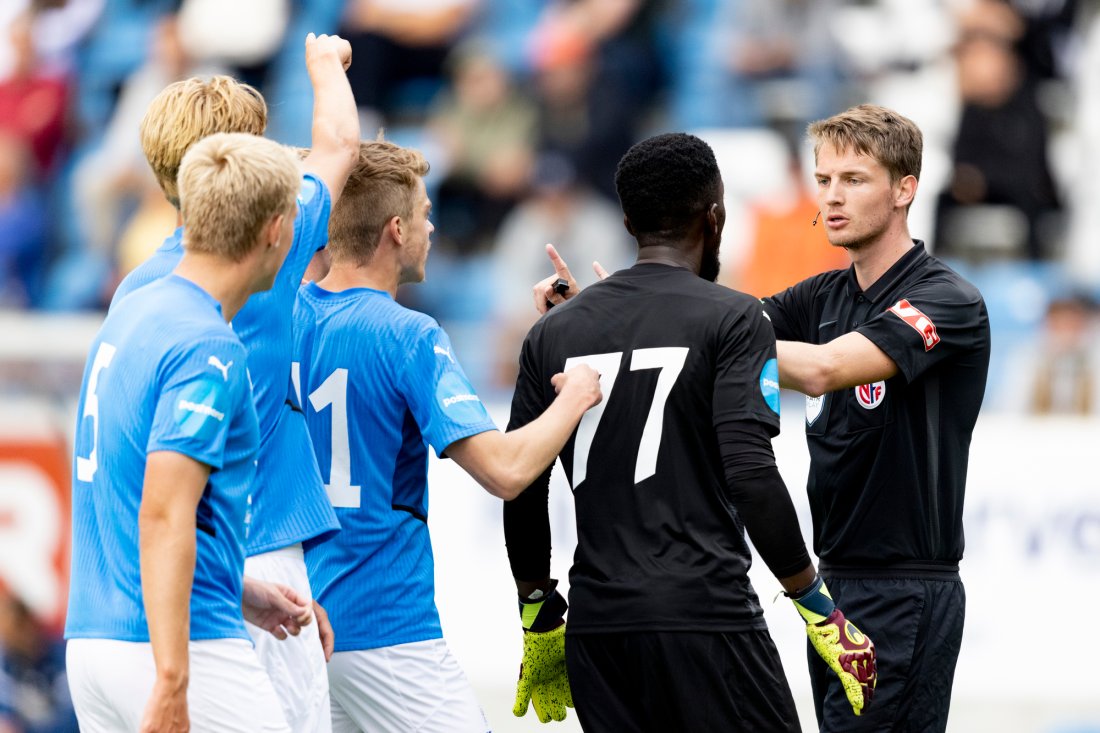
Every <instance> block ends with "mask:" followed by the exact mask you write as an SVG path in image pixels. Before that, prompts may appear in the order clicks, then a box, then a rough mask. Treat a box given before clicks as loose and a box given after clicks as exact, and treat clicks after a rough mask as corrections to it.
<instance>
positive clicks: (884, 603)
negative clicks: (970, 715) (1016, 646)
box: [807, 571, 966, 733]
mask: <svg viewBox="0 0 1100 733" xmlns="http://www.w3.org/2000/svg"><path fill="white" fill-rule="evenodd" d="M822 577H823V578H824V579H825V583H826V585H827V586H828V588H829V592H830V593H831V594H832V596H833V599H834V600H835V601H836V605H837V607H838V608H840V610H841V611H843V612H844V615H845V617H847V618H848V619H849V620H850V621H851V622H852V623H854V624H855V625H856V626H857V627H859V629H860V630H862V631H863V633H865V634H867V635H868V636H869V637H871V640H872V641H873V642H874V643H875V653H876V655H877V658H878V686H877V687H876V688H875V696H874V699H873V701H872V702H871V705H870V706H869V707H868V708H867V709H866V710H864V712H863V714H862V715H861V716H859V717H858V718H857V717H855V715H853V714H852V707H851V706H850V705H849V704H848V699H847V698H846V697H845V696H844V690H843V688H841V686H840V682H839V681H838V680H837V678H836V675H834V674H833V672H832V671H831V670H830V669H829V668H828V667H827V666H826V665H825V663H824V662H823V661H822V660H821V657H819V656H818V655H817V652H815V651H814V650H813V647H811V646H808V645H807V656H808V657H809V661H810V685H811V687H812V688H813V693H814V707H815V710H816V712H817V722H818V724H819V725H820V730H821V731H822V733H841V731H843V732H844V733H848V732H849V731H853V732H860V733H862V732H864V731H876V732H878V731H882V732H885V731H890V732H891V733H909V732H910V731H913V732H914V733H915V732H916V731H920V733H936V732H937V731H941V732H942V731H944V730H945V729H946V728H947V713H948V710H949V708H950V707H951V683H952V681H953V680H954V677H955V662H956V661H957V660H958V658H959V647H960V646H961V645H962V633H963V618H964V617H965V615H966V592H965V591H964V589H963V584H962V581H960V580H959V579H958V576H957V575H955V576H954V577H950V576H947V577H944V578H937V579H930V578H849V577H836V576H832V577H830V575H829V573H828V572H827V571H823V572H822Z"/></svg>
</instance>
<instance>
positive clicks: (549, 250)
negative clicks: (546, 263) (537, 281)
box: [546, 244, 573, 280]
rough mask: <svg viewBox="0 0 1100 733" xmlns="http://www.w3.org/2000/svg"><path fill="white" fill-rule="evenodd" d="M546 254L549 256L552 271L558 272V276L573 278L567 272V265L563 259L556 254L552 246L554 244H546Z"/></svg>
mask: <svg viewBox="0 0 1100 733" xmlns="http://www.w3.org/2000/svg"><path fill="white" fill-rule="evenodd" d="M546 255H547V257H549V258H550V264H552V265H553V266H554V272H556V273H557V274H558V277H563V278H565V279H566V280H572V279H573V275H572V274H570V272H569V265H567V264H565V260H563V259H562V258H561V255H559V254H558V250H557V249H555V248H554V245H552V244H547V245H546Z"/></svg>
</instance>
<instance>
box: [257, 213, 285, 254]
mask: <svg viewBox="0 0 1100 733" xmlns="http://www.w3.org/2000/svg"><path fill="white" fill-rule="evenodd" d="M284 216H285V214H275V215H274V216H273V217H271V218H270V219H268V220H267V224H266V225H265V226H264V228H263V235H262V241H263V243H264V246H267V247H278V246H279V241H280V240H281V239H282V233H283V217H284Z"/></svg>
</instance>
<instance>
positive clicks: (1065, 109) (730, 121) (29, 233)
mask: <svg viewBox="0 0 1100 733" xmlns="http://www.w3.org/2000/svg"><path fill="white" fill-rule="evenodd" d="M310 31H312V32H316V33H339V34H340V35H342V36H344V37H346V38H347V39H348V40H349V41H350V42H351V43H352V46H353V51H354V57H353V65H352V67H351V69H350V71H349V77H350V80H351V83H352V87H353V90H354V92H355V95H356V99H357V102H358V104H359V107H360V112H361V117H362V124H363V127H362V129H363V131H364V135H365V136H371V135H373V134H374V131H375V130H378V129H380V128H384V129H385V134H386V137H387V138H389V139H392V140H394V141H395V142H399V143H401V144H404V145H411V146H414V147H417V148H420V149H421V150H422V151H424V153H425V154H426V156H427V158H428V160H429V161H430V163H431V166H432V171H431V174H430V177H429V179H428V183H429V193H430V195H431V197H432V199H433V202H434V213H433V220H434V223H435V225H436V232H435V235H434V236H433V242H432V246H433V249H432V256H431V260H430V261H429V266H428V282H427V283H426V284H425V285H421V286H416V287H413V288H409V289H408V290H406V291H403V292H402V293H401V295H400V297H401V299H402V300H404V301H405V302H406V304H408V305H410V306H412V307H416V308H419V309H422V310H425V311H426V312H428V313H430V314H432V315H433V316H435V317H437V318H438V319H440V320H441V321H443V322H445V323H446V325H447V327H448V330H449V331H450V332H451V334H452V336H453V338H454V341H455V343H456V346H457V348H458V349H459V351H460V352H461V353H462V354H463V362H464V363H465V364H466V365H467V367H468V369H469V371H471V377H472V379H473V381H474V383H475V384H476V385H478V388H479V391H482V392H483V393H489V394H492V393H493V390H494V389H496V390H498V391H497V394H498V395H499V396H506V395H507V392H508V390H509V389H510V386H511V384H512V381H513V379H514V370H515V359H516V354H517V353H518V350H519V342H520V340H521V339H522V337H523V334H524V333H525V332H526V330H527V328H528V327H529V326H530V325H531V323H533V321H534V319H535V312H534V310H533V308H532V307H531V305H530V297H531V294H530V285H531V284H532V283H534V282H535V281H536V280H538V279H540V278H541V277H543V276H545V275H546V274H548V273H549V271H550V270H549V265H548V261H547V259H546V256H545V253H544V251H543V245H544V244H545V243H546V242H553V243H554V244H555V245H556V246H557V247H558V250H559V251H560V252H561V253H562V255H563V256H564V257H565V259H566V260H567V261H568V262H570V263H571V265H572V266H573V270H574V274H575V275H577V276H578V280H579V281H580V282H581V284H582V285H583V284H586V283H589V282H591V281H592V280H594V278H595V276H594V275H593V274H592V273H591V272H590V269H589V267H588V265H589V263H590V262H591V261H592V260H599V261H600V262H601V263H603V264H604V266H606V267H607V268H608V269H609V270H614V269H616V268H619V267H623V266H626V265H628V264H629V263H630V262H631V261H632V257H633V246H632V242H631V240H630V238H629V236H628V235H627V232H626V231H625V229H624V228H623V226H622V217H621V213H620V211H619V208H618V204H617V200H616V197H615V191H614V185H613V174H614V168H615V164H616V162H617V161H618V159H619V157H620V156H621V154H622V153H623V152H625V151H626V149H627V148H628V147H629V146H630V145H631V144H632V143H633V142H635V141H637V140H639V139H641V138H643V137H645V136H647V135H650V134H653V133H656V132H661V131H667V130H686V131H692V132H696V133H697V134H699V135H701V136H702V137H704V139H706V140H708V142H710V143H711V145H712V146H713V147H714V149H715V151H716V153H717V155H718V157H719V162H720V164H721V166H722V169H723V175H724V177H725V183H726V206H727V210H728V220H727V225H726V230H725V231H726V234H725V239H724V245H723V271H722V274H721V275H720V281H721V282H723V283H725V284H728V285H730V286H732V287H736V288H739V289H742V290H745V291H747V292H750V293H753V294H755V295H767V294H770V293H772V292H775V291H777V290H779V289H781V288H783V287H785V286H786V285H789V284H792V283H793V282H795V281H796V280H798V279H800V278H802V277H805V276H808V275H810V274H813V273H815V272H819V271H821V270H824V269H829V268H836V267H844V266H846V262H847V258H846V256H845V254H844V253H843V252H842V251H838V250H833V249H831V248H830V247H829V246H828V244H827V243H826V241H825V236H824V232H823V231H822V230H823V227H814V226H813V225H812V224H811V221H812V220H813V219H814V217H815V215H816V213H817V206H816V204H815V203H814V190H813V186H814V183H813V178H812V165H813V161H812V153H811V151H807V150H806V148H805V144H804V140H803V131H804V129H805V126H806V123H807V122H809V121H811V120H813V119H817V118H821V117H825V116H828V115H830V114H833V113H835V112H837V111H839V110H841V109H844V108H845V107H847V106H849V105H850V104H855V103H859V102H864V101H869V102H876V103H880V104H885V105H888V106H891V107H894V108H896V109H897V110H898V111H900V112H901V113H903V114H905V115H907V116H909V117H911V118H912V119H914V120H915V121H916V122H917V123H918V125H920V127H921V128H922V130H923V131H924V133H925V154H924V170H923V173H922V177H921V188H922V193H921V195H920V196H918V197H917V198H918V202H919V203H918V204H917V205H916V206H915V207H914V209H913V211H912V212H911V216H910V220H911V223H910V229H911V230H912V231H913V232H914V233H915V235H916V236H918V237H921V238H922V239H924V241H925V243H926V245H927V246H928V247H929V248H930V249H931V250H932V251H934V252H935V253H936V254H938V255H942V256H944V257H946V258H948V259H949V261H950V262H951V263H952V264H953V265H954V266H955V267H956V268H957V269H959V270H960V271H962V272H963V274H964V275H965V276H966V277H967V278H968V279H970V280H971V281H973V282H974V283H975V284H977V285H978V286H979V288H980V289H981V290H982V291H983V293H984V295H985V298H986V300H987V303H988V305H989V309H990V320H991V323H992V327H993V332H994V349H995V351H994V358H993V364H992V368H991V375H990V376H991V382H990V387H989V391H988V393H987V399H986V408H987V409H989V410H1003V411H1014V412H1021V413H1030V414H1083V415H1095V414H1098V413H1100V391H1098V385H1097V379H1098V378H1100V362H1098V359H1100V355H1098V353H1097V352H1098V349H1097V344H1098V342H1100V339H1097V338H1096V331H1097V321H1098V316H1097V313H1098V309H1097V305H1096V301H1097V296H1098V295H1100V240H1098V239H1097V235H1096V234H1095V233H1096V232H1100V221H1098V219H1100V206H1097V205H1096V204H1095V202H1094V201H1093V200H1092V198H1093V193H1092V192H1093V190H1094V187H1093V186H1092V185H1091V183H1092V182H1091V180H1090V179H1091V174H1092V172H1093V171H1096V170H1100V2H1097V1H1096V0H234V1H233V2H223V1H220V0H5V1H4V2H3V3H2V4H0V308H4V309H15V310H18V309H29V310H36V311H74V310H90V309H102V308H104V307H105V305H106V303H107V302H109V300H110V296H111V294H112V292H113V291H114V288H115V285H116V284H117V283H118V281H119V280H120V279H121V278H122V277H123V276H124V275H125V274H126V273H127V272H128V271H129V270H130V269H132V268H133V267H134V266H135V265H136V264H138V263H139V262H141V261H142V260H143V259H144V258H145V257H146V256H147V255H148V254H149V253H150V252H151V251H152V250H153V249H155V248H156V247H157V246H158V245H159V243H160V242H161V241H162V239H163V238H164V237H165V236H166V235H167V234H168V233H170V232H171V231H172V229H174V227H175V225H176V220H175V217H176V212H175V210H174V209H173V208H172V206H171V205H169V204H168V203H167V202H166V201H165V200H164V197H163V195H162V193H161V192H160V190H159V188H158V187H157V186H156V184H155V182H154V180H153V177H152V174H151V172H150V170H149V167H148V165H147V164H146V163H145V160H144V157H143V155H142V152H141V149H140V145H139V142H138V134H137V130H138V124H139V122H140V120H141V117H142V115H143V114H144V111H145V107H146V105H147V104H148V102H149V101H150V100H151V99H152V97H153V96H154V95H155V94H156V93H157V92H158V91H160V89H162V88H163V87H164V86H165V85H166V84H168V83H170V82H172V81H174V80H177V79H181V78H185V77H187V76H191V75H195V74H212V73H229V74H232V75H234V76H236V77H237V78H240V79H243V80H245V81H248V82H249V83H251V84H253V85H255V86H256V87H257V88H258V89H260V90H261V91H262V92H263V94H264V96H265V97H266V99H267V100H268V103H269V106H270V125H269V129H268V136H269V137H271V138H273V139H275V140H278V141H280V142H284V143H288V144H294V145H304V144H308V141H309V138H310V130H309V125H310V117H311V98H310V87H309V81H308V77H307V75H306V70H305V64H304V61H303V39H304V37H305V35H306V33H307V32H310ZM20 609H21V607H20V606H19V605H18V602H17V601H16V600H14V599H9V598H8V596H7V594H6V593H3V592H0V632H2V633H3V637H4V638H0V647H2V648H3V650H4V651H3V655H2V656H3V659H2V660H0V661H2V664H0V731H7V730H9V729H10V730H28V731H31V730H34V731H37V730H54V728H51V727H49V726H50V725H54V724H55V723H56V724H57V725H58V726H60V727H58V728H57V730H64V729H65V727H64V726H65V724H66V721H68V718H66V717H65V715H66V713H65V711H63V710H62V711H61V712H57V713H56V715H57V720H58V721H61V722H56V721H54V722H51V720H52V719H51V718H50V715H47V714H46V711H51V710H54V709H55V708H56V707H57V706H51V705H50V704H49V700H50V690H52V689H53V687H52V686H53V685H54V680H55V678H56V676H57V675H58V674H60V668H59V667H58V666H57V659H56V654H57V650H56V649H54V648H53V647H49V646H48V645H46V646H41V645H40V646H39V647H36V646H35V644H36V643H37V642H35V640H36V639H38V638H39V637H37V636H35V635H34V634H33V633H31V631H28V630H27V627H26V624H27V623H30V622H29V621H28V620H27V619H26V618H25V614H22V613H21V612H20ZM9 632H10V633H9ZM43 638H45V637H43ZM7 639H16V640H20V643H18V644H16V643H9V642H8V641H7ZM42 644H46V642H42ZM28 670H30V671H28ZM28 680H29V681H28ZM17 686H22V687H24V688H28V689H36V690H39V693H40V694H37V695H31V696H29V697H28V696H26V695H24V696H22V697H21V698H19V699H21V700H24V701H26V700H32V701H33V704H28V703H26V702H24V705H25V706H26V707H27V709H26V710H15V711H14V712H13V710H12V709H11V708H10V707H5V703H4V700H5V699H8V700H10V699H12V698H11V695H10V693H11V690H12V689H14V688H15V687H17ZM5 691H7V697H6V696H5V695H6V693H5ZM35 715H38V716H39V718H40V719H41V720H40V721H39V722H41V725H39V723H37V722H35ZM51 715H52V713H51ZM43 721H44V722H43ZM36 726H37V727H36Z"/></svg>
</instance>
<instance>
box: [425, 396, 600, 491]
mask: <svg viewBox="0 0 1100 733" xmlns="http://www.w3.org/2000/svg"><path fill="white" fill-rule="evenodd" d="M590 406H591V401H590V400H588V399H587V398H586V397H585V396H584V395H578V394H577V393H576V392H573V391H569V392H566V393H563V394H561V395H558V397H557V398H556V399H555V400H554V401H553V402H552V403H551V404H550V407H548V408H547V409H546V411H545V412H543V413H542V415H540V416H539V417H538V418H537V419H535V420H533V421H532V422H530V423H528V424H527V425H525V426H523V427H522V428H519V429H517V430H513V431H511V432H508V433H500V432H498V431H496V430H490V431H487V432H484V433H479V434H477V435H472V436H470V437H469V438H464V439H462V440H460V441H457V442H456V443H453V444H452V445H450V446H448V447H447V455H449V456H450V457H451V458H452V459H454V461H455V462H456V463H458V465H460V466H462V468H463V469H464V470H465V471H466V472H467V473H469V474H470V475H471V476H473V477H474V479H475V480H476V481H477V482H478V483H479V484H481V485H482V486H483V487H485V490H486V491H488V492H489V493H490V494H492V495H493V496H496V497H498V498H501V499H504V500H505V501H509V500H511V499H514V498H515V497H517V496H519V494H520V493H521V492H522V491H523V490H524V489H526V488H527V487H528V486H530V485H531V484H532V483H534V482H535V479H537V478H538V477H539V475H540V474H542V472H543V471H545V470H546V468H547V466H549V465H550V464H551V463H553V462H554V459H555V458H557V456H558V453H560V452H561V449H562V448H563V447H565V443H566V441H567V440H569V436H570V435H572V434H573V430H574V429H575V428H576V427H577V423H578V422H580V419H581V416H582V415H584V412H585V410H587V409H588V408H589V407H590Z"/></svg>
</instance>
